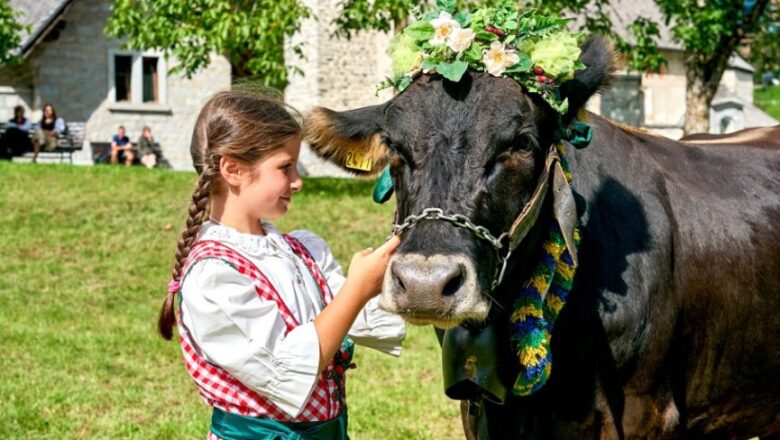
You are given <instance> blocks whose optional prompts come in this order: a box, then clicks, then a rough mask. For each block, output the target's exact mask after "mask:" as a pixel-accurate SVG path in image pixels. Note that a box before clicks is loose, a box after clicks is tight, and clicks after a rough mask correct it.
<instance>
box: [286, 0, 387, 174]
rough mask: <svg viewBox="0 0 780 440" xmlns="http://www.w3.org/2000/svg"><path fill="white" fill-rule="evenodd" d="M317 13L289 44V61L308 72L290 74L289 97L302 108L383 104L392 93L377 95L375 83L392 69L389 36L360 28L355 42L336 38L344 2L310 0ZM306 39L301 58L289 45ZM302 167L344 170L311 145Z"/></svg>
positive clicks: (320, 170)
mask: <svg viewBox="0 0 780 440" xmlns="http://www.w3.org/2000/svg"><path fill="white" fill-rule="evenodd" d="M304 3H305V4H306V6H307V7H309V8H310V9H311V12H312V17H316V19H314V18H311V19H308V20H305V21H304V22H303V23H302V26H301V31H300V32H298V33H297V34H296V35H295V36H294V37H293V39H292V40H291V41H290V42H289V43H288V44H287V48H286V52H285V56H286V59H287V63H288V64H293V65H297V66H298V67H300V68H301V69H303V71H304V72H305V74H304V75H303V76H300V75H295V76H292V77H291V78H290V84H289V86H288V87H287V89H285V101H287V103H288V104H290V105H292V106H293V107H295V108H297V109H298V110H300V111H302V112H304V113H305V112H306V111H308V110H310V109H311V108H312V107H314V106H324V107H328V108H331V109H334V110H348V109H353V108H357V107H363V106H368V105H375V104H379V103H382V102H384V101H386V100H387V99H389V98H390V97H392V92H391V91H389V90H385V91H383V92H382V93H380V94H379V96H376V85H377V84H379V83H380V82H381V81H382V80H383V79H384V78H385V76H387V75H389V73H390V58H389V57H388V56H387V46H388V43H389V41H390V34H388V33H382V32H376V31H372V32H361V33H359V34H358V35H355V36H353V37H352V38H351V39H350V40H346V39H339V38H335V37H333V36H332V34H333V31H334V30H335V26H334V25H333V24H332V23H333V20H334V19H335V18H336V17H337V14H339V13H340V12H341V8H342V6H341V4H342V2H341V0H320V1H318V0H306V1H304ZM301 41H302V42H304V47H303V52H304V57H305V59H301V58H299V57H296V56H295V54H294V53H293V52H292V50H291V49H290V48H291V46H292V44H294V43H296V42H301ZM300 162H301V167H302V171H303V172H304V173H306V174H308V175H337V176H343V175H346V173H344V172H342V171H341V170H340V169H338V168H337V167H335V166H332V165H331V164H329V163H324V162H323V161H321V160H319V159H318V158H316V157H315V156H314V154H313V153H312V152H311V151H310V150H309V149H308V148H307V147H304V149H303V150H302V151H301V160H300Z"/></svg>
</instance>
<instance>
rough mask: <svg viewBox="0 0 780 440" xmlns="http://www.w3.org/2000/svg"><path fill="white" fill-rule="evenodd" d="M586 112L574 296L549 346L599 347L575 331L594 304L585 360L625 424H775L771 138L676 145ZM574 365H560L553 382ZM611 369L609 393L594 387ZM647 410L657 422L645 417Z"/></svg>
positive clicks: (736, 429)
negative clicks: (594, 361) (589, 134)
mask: <svg viewBox="0 0 780 440" xmlns="http://www.w3.org/2000/svg"><path fill="white" fill-rule="evenodd" d="M591 122H592V124H593V126H594V130H595V132H596V136H595V138H594V141H593V143H592V145H591V146H590V147H589V148H586V149H584V150H579V151H576V152H573V154H574V157H573V160H572V162H573V168H574V170H573V171H574V175H575V181H574V189H575V191H576V192H577V193H578V195H579V196H581V199H580V200H581V202H583V203H581V204H582V205H583V206H582V207H581V208H582V211H583V212H582V221H583V228H584V236H585V238H584V239H583V240H584V241H583V247H582V252H581V256H580V260H581V268H580V271H579V273H578V276H577V285H576V287H575V290H574V291H573V292H572V295H580V296H581V297H580V298H579V299H577V300H573V302H574V304H575V305H574V306H573V309H574V308H579V310H572V311H571V314H572V316H574V315H575V314H576V317H570V319H568V322H567V320H566V319H563V318H564V317H563V315H562V322H561V324H560V325H559V327H560V328H558V327H556V332H557V334H560V335H562V336H560V341H559V343H558V344H557V349H556V350H557V352H558V353H556V354H559V355H560V356H559V357H562V358H564V359H565V358H567V357H568V358H571V359H578V356H583V355H577V354H574V353H566V351H567V350H569V349H570V347H568V345H567V344H584V345H585V346H587V345H588V344H594V346H593V347H591V348H590V349H589V350H590V351H591V352H592V353H595V352H598V347H597V346H596V345H598V341H595V340H594V339H593V337H589V339H588V341H585V340H583V338H584V336H582V334H581V333H582V327H583V326H584V325H587V324H586V323H585V322H584V321H583V318H582V317H583V316H587V315H588V313H589V311H592V310H595V311H596V312H597V314H598V318H599V320H600V324H599V325H600V326H601V327H602V328H601V329H599V328H596V329H593V330H592V333H598V332H603V339H604V340H605V341H607V342H608V344H609V347H610V352H609V353H608V354H605V355H603V356H602V359H601V360H599V361H598V362H599V366H598V367H597V369H604V368H606V369H608V370H611V371H610V372H607V371H600V372H598V373H596V375H597V376H600V377H597V378H596V380H597V381H598V382H600V385H599V388H600V391H599V392H597V400H598V401H601V402H602V403H601V406H602V408H601V410H602V412H603V411H604V410H605V408H606V409H607V410H608V411H607V413H608V416H607V418H608V419H609V418H612V419H619V420H622V422H621V423H622V424H623V425H624V427H625V429H626V430H627V432H626V434H628V433H629V431H630V432H635V433H636V434H637V435H638V436H640V437H642V436H644V437H646V438H654V437H660V436H664V435H669V436H673V434H674V433H678V434H679V433H680V432H685V435H683V438H685V436H686V435H689V436H695V435H707V434H720V435H724V436H726V437H729V436H730V435H731V434H732V433H734V434H736V433H746V432H747V433H750V432H753V433H754V434H753V435H758V434H766V433H767V432H770V431H772V432H775V431H780V419H778V414H780V374H778V373H780V315H778V312H780V269H778V267H780V148H772V147H771V143H770V144H768V145H763V146H756V145H747V146H745V145H730V144H729V143H728V142H721V143H719V144H718V147H717V148H714V147H712V146H711V145H694V144H685V145H681V144H680V143H677V142H674V141H671V140H668V139H665V138H660V137H656V136H652V135H649V134H645V133H641V132H634V131H631V130H626V129H624V128H618V127H615V126H613V125H611V124H610V123H608V122H607V121H606V120H604V119H601V118H598V117H594V118H593V120H592V121H591ZM772 130H774V131H780V128H777V127H776V128H773V129H769V130H768V131H767V132H769V131H772ZM765 133H766V132H765ZM778 138H780V136H778ZM752 139H753V140H755V139H756V138H755V137H753V138H752ZM572 151H574V150H572ZM578 333H579V334H578ZM556 336H557V335H556ZM567 339H568V341H567ZM610 358H611V359H610ZM555 368H559V369H568V367H561V362H558V363H557V364H556V366H555ZM577 374H578V373H577V372H576V371H574V370H570V371H565V372H559V379H560V380H561V381H562V382H561V383H559V384H558V385H557V386H559V387H560V390H561V392H564V390H565V389H566V388H567V387H569V386H574V385H573V383H574V382H575V381H576V379H575V378H576V376H577ZM610 375H613V376H617V377H616V378H615V379H614V380H615V381H616V383H615V384H613V386H612V388H614V389H620V392H619V393H617V392H615V391H614V389H613V391H611V392H610V391H607V390H605V389H604V385H603V382H604V380H608V379H609V377H608V376H610ZM567 378H568V379H570V380H571V381H572V383H569V384H566V383H565V382H566V380H567ZM555 386H556V385H553V388H554V387H555ZM620 394H622V396H620ZM616 396H617V397H616ZM615 399H619V400H621V401H622V405H618V406H617V407H616V406H615V404H614V402H615ZM610 402H612V403H610ZM653 418H655V419H657V422H658V423H657V424H660V425H661V426H663V425H667V427H668V429H667V430H666V431H663V432H661V431H657V432H650V431H647V430H645V429H644V428H643V427H642V425H643V423H644V424H645V425H647V426H650V425H653V423H652V422H653V421H654V420H652V419H653ZM676 424H677V425H676ZM616 434H617V433H616Z"/></svg>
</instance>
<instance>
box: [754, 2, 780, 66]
mask: <svg viewBox="0 0 780 440" xmlns="http://www.w3.org/2000/svg"><path fill="white" fill-rule="evenodd" d="M758 26H759V28H758V30H757V31H756V32H755V33H754V34H753V35H751V37H752V38H751V41H750V62H751V63H752V64H753V67H755V68H756V76H758V77H759V78H760V77H761V76H762V75H763V74H766V73H769V74H774V75H780V2H775V3H770V4H769V6H767V9H766V13H765V14H764V15H763V16H762V17H761V19H760V21H759V23H758Z"/></svg>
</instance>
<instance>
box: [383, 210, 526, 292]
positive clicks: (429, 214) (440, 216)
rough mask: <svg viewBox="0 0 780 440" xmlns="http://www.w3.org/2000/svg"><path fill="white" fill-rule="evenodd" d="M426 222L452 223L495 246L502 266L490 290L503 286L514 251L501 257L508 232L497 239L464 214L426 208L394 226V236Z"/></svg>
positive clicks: (497, 271) (497, 270) (498, 268)
mask: <svg viewBox="0 0 780 440" xmlns="http://www.w3.org/2000/svg"><path fill="white" fill-rule="evenodd" d="M426 220H443V221H445V222H448V223H452V224H453V225H455V226H456V227H459V228H463V229H468V230H469V231H471V232H473V233H474V235H476V236H477V237H478V238H480V239H482V240H485V241H487V242H488V243H490V245H491V246H493V248H494V249H495V250H496V256H497V257H498V259H499V261H501V266H500V267H497V268H496V274H495V276H494V277H493V283H492V284H491V287H490V288H491V289H495V288H496V287H497V286H498V285H499V284H501V280H503V278H504V272H505V271H506V264H507V261H508V260H509V256H510V255H511V254H512V251H511V250H510V251H509V252H507V254H506V255H505V256H503V257H502V256H501V249H502V248H503V247H504V245H503V244H502V243H501V242H502V241H503V240H504V238H506V237H508V236H509V233H508V232H504V233H503V234H501V235H499V236H498V238H496V237H494V236H493V234H491V233H490V231H488V229H487V228H486V227H484V226H480V225H476V224H474V223H472V222H471V220H469V218H468V217H466V216H465V215H463V214H445V213H444V211H443V210H442V209H441V208H425V209H423V210H422V212H421V213H420V214H417V215H414V214H412V215H410V216H408V217H406V218H405V219H404V221H403V223H401V224H394V225H393V234H394V235H401V234H403V233H404V232H405V231H407V230H409V229H412V228H413V227H415V226H416V225H417V224H418V223H421V222H424V221H426Z"/></svg>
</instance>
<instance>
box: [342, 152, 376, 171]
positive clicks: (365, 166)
mask: <svg viewBox="0 0 780 440" xmlns="http://www.w3.org/2000/svg"><path fill="white" fill-rule="evenodd" d="M346 166H347V168H351V169H353V170H359V171H371V167H372V166H373V161H372V160H371V158H370V157H368V156H365V155H364V154H363V152H361V151H355V150H352V151H350V152H349V153H347V163H346Z"/></svg>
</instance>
